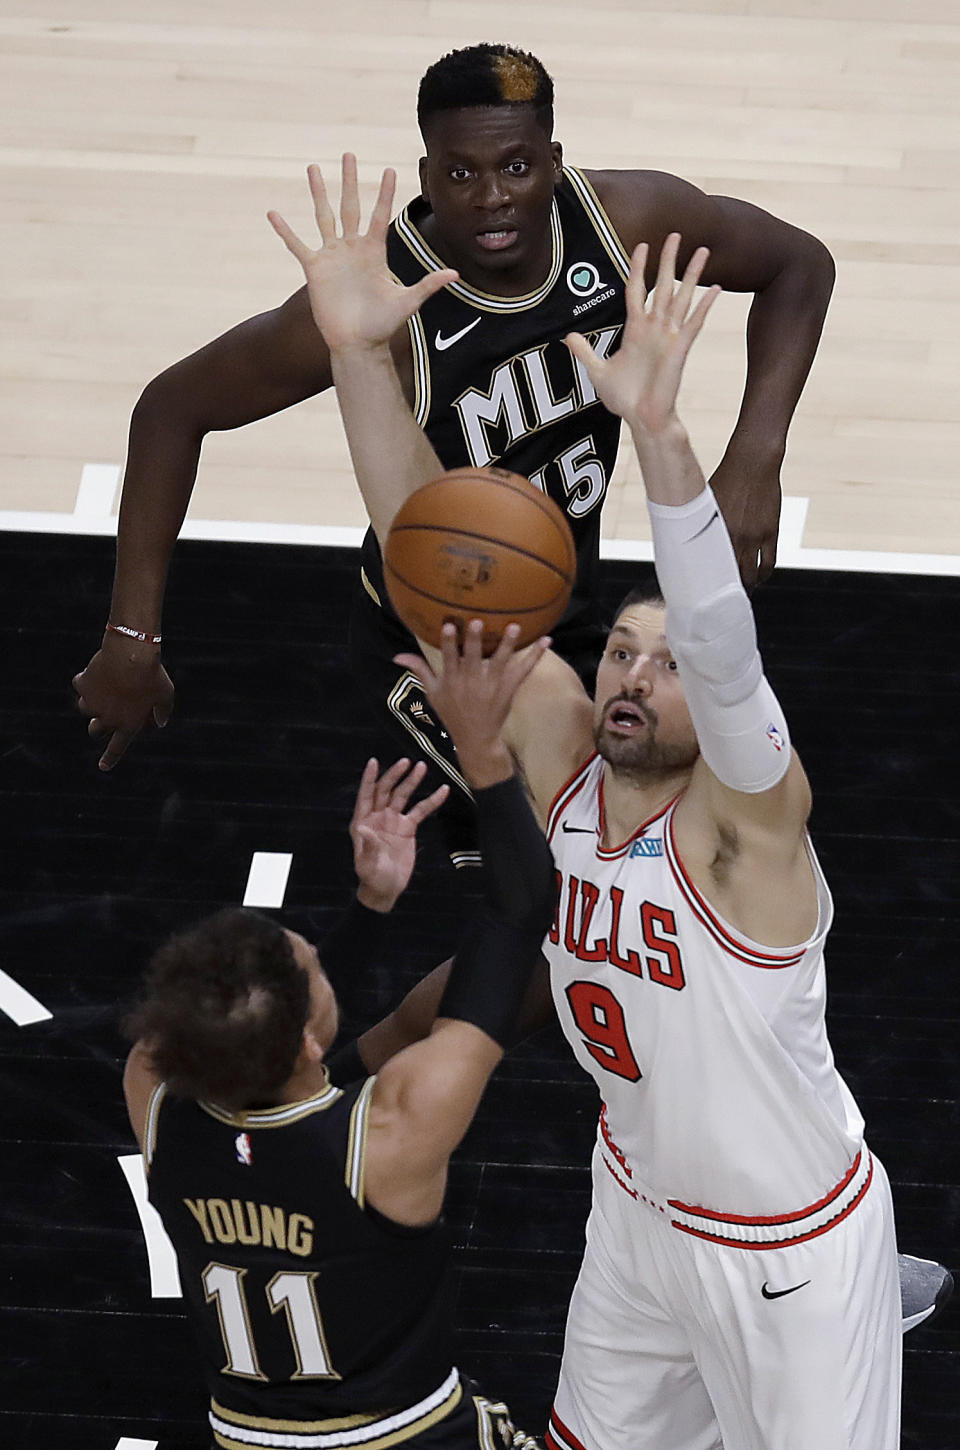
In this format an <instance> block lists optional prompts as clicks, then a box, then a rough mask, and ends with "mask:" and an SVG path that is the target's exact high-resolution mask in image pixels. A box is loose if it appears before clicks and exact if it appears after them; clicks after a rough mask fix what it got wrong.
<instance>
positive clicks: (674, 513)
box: [647, 486, 790, 795]
mask: <svg viewBox="0 0 960 1450" xmlns="http://www.w3.org/2000/svg"><path fill="white" fill-rule="evenodd" d="M647 509H648V511H649V514H650V522H651V525H652V528H653V554H654V560H655V563H656V569H657V578H658V579H659V581H660V588H661V590H662V591H663V597H664V599H665V600H666V605H667V639H668V641H669V643H670V648H671V650H672V651H673V655H674V658H675V659H676V661H677V665H678V667H679V670H680V676H681V679H682V681H683V692H684V695H685V697H686V701H687V706H688V708H689V710H690V716H691V719H692V720H693V725H694V729H695V730H696V732H697V740H698V742H699V745H700V753H701V755H702V756H703V758H704V760H705V761H706V763H707V765H709V767H710V769H711V770H712V771H713V773H714V775H715V776H716V777H717V778H718V780H720V781H722V782H723V784H724V785H726V786H729V787H730V788H731V789H732V790H740V791H745V792H747V793H748V794H751V795H753V794H757V793H758V792H760V791H764V790H769V789H770V787H771V786H774V785H776V784H777V782H778V781H779V780H780V779H782V777H783V776H784V775H785V774H786V771H787V767H788V765H789V764H790V736H789V733H788V731H787V722H786V720H785V719H784V715H783V710H782V709H781V708H780V704H779V701H778V700H777V697H776V696H775V695H774V693H773V691H772V690H771V688H770V686H769V684H768V683H767V680H766V678H765V676H764V673H763V664H762V662H761V659H760V652H759V650H758V649H757V630H756V625H755V623H754V619H753V610H752V609H751V607H750V601H749V599H748V598H747V596H746V593H745V592H744V588H743V585H742V584H741V582H740V572H739V570H738V568H737V561H736V558H735V556H734V552H733V546H732V545H731V543H730V536H729V534H728V533H727V527H726V524H725V523H724V521H723V517H722V515H721V513H720V509H719V508H718V506H717V501H716V498H715V497H714V494H713V490H712V489H711V488H710V487H709V486H708V487H706V488H705V489H704V491H703V493H701V494H699V495H698V496H697V497H696V498H695V499H693V500H691V502H690V503H686V504H680V505H678V506H673V505H669V504H658V503H652V502H651V501H650V500H649V499H648V500H647Z"/></svg>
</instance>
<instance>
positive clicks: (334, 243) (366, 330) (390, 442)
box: [268, 153, 457, 545]
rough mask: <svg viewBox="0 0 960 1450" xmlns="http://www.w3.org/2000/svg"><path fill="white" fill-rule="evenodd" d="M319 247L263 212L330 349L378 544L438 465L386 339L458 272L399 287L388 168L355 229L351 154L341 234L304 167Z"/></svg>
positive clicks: (317, 182)
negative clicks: (365, 222) (390, 251)
mask: <svg viewBox="0 0 960 1450" xmlns="http://www.w3.org/2000/svg"><path fill="white" fill-rule="evenodd" d="M307 176H308V179H309V183H310V194H311V196H312V198H313V205H314V216H315V218H316V222H317V229H318V231H319V233H320V246H319V247H318V248H313V247H309V246H307V244H306V243H305V242H303V241H301V240H300V238H299V237H298V236H297V235H296V234H295V233H294V232H293V230H292V229H291V228H290V226H289V225H288V224H287V222H285V221H284V219H283V217H281V216H279V215H278V213H276V212H270V213H269V214H268V215H269V219H270V223H271V225H272V226H273V228H274V230H275V231H276V232H277V234H278V235H279V236H280V237H282V239H283V241H284V242H285V244H286V246H287V248H288V249H289V251H290V252H292V253H293V255H294V256H295V257H296V259H297V261H298V262H299V263H300V265H301V267H302V268H303V272H304V276H305V277H306V281H307V293H308V296H309V299H310V306H311V309H312V311H313V317H314V321H315V322H316V325H317V327H318V329H320V331H322V333H323V336H324V338H325V339H326V342H327V346H328V347H329V349H330V361H331V369H332V373H333V380H334V382H335V384H336V388H337V402H338V403H339V405H340V412H341V415H342V417H343V426H344V430H345V432H346V435H347V442H348V444H349V446H350V456H351V458H352V460H353V467H354V472H355V473H356V476H357V482H358V484H359V485H360V492H361V494H362V495H363V501H364V503H365V504H366V508H367V513H368V515H369V517H370V523H371V524H372V526H373V531H374V533H375V534H376V536H377V539H378V541H379V543H380V544H381V545H382V544H383V542H384V539H385V538H386V535H387V531H388V530H389V528H390V525H391V523H392V522H393V518H394V515H395V514H396V512H397V509H398V508H399V507H400V505H401V504H402V503H403V502H404V501H405V500H406V498H408V497H409V495H410V494H411V493H412V492H414V490H415V489H417V488H419V487H420V485H421V484H424V483H428V482H429V481H430V480H431V479H433V478H437V477H438V476H439V474H441V473H442V472H443V466H442V464H441V463H440V460H439V459H438V458H437V455H436V453H435V452H434V451H433V448H432V446H431V445H430V443H429V442H428V441H427V438H426V436H425V435H424V434H423V432H422V431H421V430H420V428H419V427H418V426H417V423H416V421H415V419H414V417H413V414H412V413H411V411H410V405H409V404H408V402H407V400H406V398H405V397H404V395H403V391H402V389H401V386H400V380H399V377H398V375H397V371H396V367H395V365H394V360H393V358H392V356H391V352H390V346H389V343H390V339H391V337H393V335H394V334H395V333H396V331H397V329H398V328H400V327H401V326H402V325H403V323H405V322H406V320H407V319H408V318H409V317H411V316H412V315H413V314H414V312H416V311H417V309H418V308H419V307H421V306H422V304H423V303H424V302H425V301H426V300H427V298H428V297H431V296H432V295H433V293H434V292H438V291H440V289H441V288H442V287H445V286H446V284H447V283H448V282H452V281H455V280H456V276H457V274H456V272H453V271H449V270H447V271H440V272H432V273H429V274H428V275H427V276H426V277H424V278H423V280H422V281H420V282H418V283H417V284H416V286H414V287H402V286H401V285H400V284H399V283H398V282H395V281H394V279H393V277H391V275H390V272H389V270H388V268H387V250H386V242H387V228H388V226H389V224H390V208H391V205H392V202H393V193H394V188H395V185H396V175H395V173H394V172H393V171H391V170H387V171H385V172H384V173H383V179H382V180H381V183H380V193H379V195H378V197H377V201H376V205H375V206H374V209H373V212H372V213H371V216H370V224H369V227H368V228H367V231H366V232H365V233H361V231H360V202H359V195H358V190H357V160H356V157H355V156H353V155H351V154H349V153H348V154H346V155H345V156H344V158H343V171H342V185H341V198H340V223H341V226H340V234H339V235H338V232H337V224H336V219H335V217H334V214H333V209H332V207H331V206H330V202H329V200H328V197H327V191H326V186H325V184H324V180H323V176H322V174H321V171H320V168H319V166H310V167H309V168H308V171H307Z"/></svg>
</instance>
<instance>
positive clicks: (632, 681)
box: [623, 655, 653, 695]
mask: <svg viewBox="0 0 960 1450" xmlns="http://www.w3.org/2000/svg"><path fill="white" fill-rule="evenodd" d="M652 664H653V661H652V660H651V659H650V656H649V655H635V656H634V658H633V659H632V661H631V662H630V666H629V668H628V669H627V671H626V674H625V676H624V682H623V684H624V689H625V690H629V691H630V692H631V694H636V695H649V693H650V691H651V690H652V689H653V677H652Z"/></svg>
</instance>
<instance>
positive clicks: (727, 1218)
mask: <svg viewBox="0 0 960 1450" xmlns="http://www.w3.org/2000/svg"><path fill="white" fill-rule="evenodd" d="M861 1156H862V1154H861V1153H858V1154H857V1156H856V1158H854V1160H853V1162H852V1163H851V1165H850V1169H849V1171H848V1172H847V1173H845V1174H844V1175H843V1177H842V1178H841V1180H840V1182H839V1183H838V1184H837V1185H836V1187H835V1188H831V1190H830V1192H829V1193H827V1194H825V1195H824V1197H823V1198H820V1199H818V1200H817V1202H816V1203H811V1204H810V1206H809V1208H801V1209H798V1210H797V1212H796V1213H778V1214H773V1215H772V1216H771V1217H769V1218H745V1217H743V1215H741V1214H739V1213H714V1212H713V1210H712V1209H709V1208H691V1207H690V1205H689V1204H687V1203H681V1202H680V1201H679V1199H676V1198H668V1199H667V1206H668V1207H669V1208H678V1209H679V1210H680V1212H681V1213H692V1214H694V1215H695V1216H696V1217H697V1218H708V1219H710V1220H711V1221H712V1222H714V1223H740V1224H745V1225H747V1226H748V1227H752V1228H765V1227H767V1226H768V1225H769V1224H777V1223H796V1222H797V1221H798V1220H799V1219H801V1218H809V1217H810V1215H811V1214H812V1213H819V1212H820V1210H821V1209H822V1208H829V1207H830V1205H831V1203H833V1202H834V1200H835V1199H837V1198H839V1197H840V1195H841V1194H842V1193H843V1190H844V1189H845V1188H846V1187H847V1185H848V1184H849V1183H850V1182H851V1180H852V1179H854V1178H855V1177H856V1176H857V1170H858V1169H859V1167H860V1159H861ZM870 1172H871V1173H872V1172H873V1164H872V1163H871V1165H870ZM869 1182H870V1179H869V1178H868V1179H867V1183H869Z"/></svg>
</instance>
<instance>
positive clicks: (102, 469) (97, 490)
mask: <svg viewBox="0 0 960 1450" xmlns="http://www.w3.org/2000/svg"><path fill="white" fill-rule="evenodd" d="M119 482H120V469H119V468H118V467H117V465H116V464H115V463H85V464H84V465H83V472H82V473H81V475H80V487H79V488H78V489H77V501H76V503H75V504H74V506H73V513H74V517H75V518H82V519H88V518H93V519H103V518H109V517H110V515H111V514H112V513H113V500H114V498H115V497H116V492H117V484H118V483H119Z"/></svg>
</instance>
